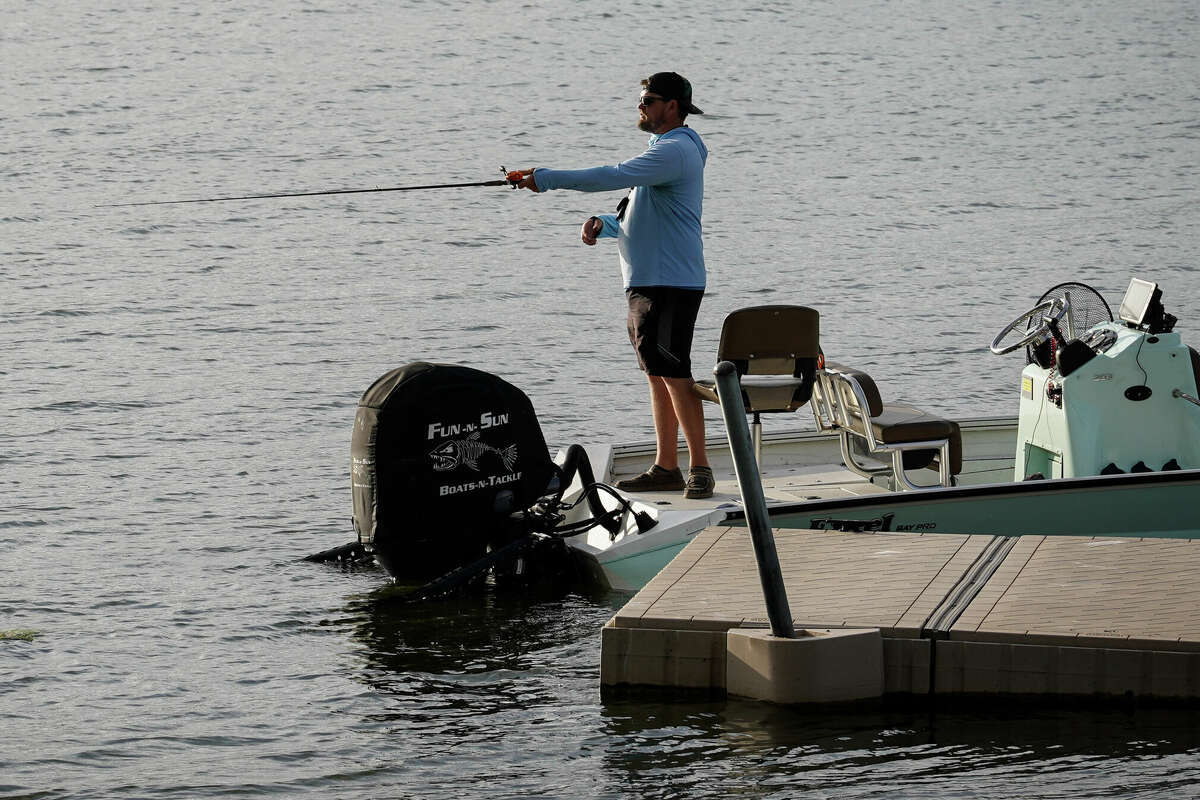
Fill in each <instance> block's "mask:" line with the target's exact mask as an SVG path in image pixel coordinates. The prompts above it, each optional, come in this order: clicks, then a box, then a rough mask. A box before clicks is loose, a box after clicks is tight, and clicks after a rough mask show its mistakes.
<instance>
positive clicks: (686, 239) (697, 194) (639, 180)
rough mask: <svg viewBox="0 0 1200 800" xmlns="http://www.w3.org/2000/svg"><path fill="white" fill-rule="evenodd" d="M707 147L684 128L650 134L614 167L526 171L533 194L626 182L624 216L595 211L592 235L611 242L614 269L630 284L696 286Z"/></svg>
mask: <svg viewBox="0 0 1200 800" xmlns="http://www.w3.org/2000/svg"><path fill="white" fill-rule="evenodd" d="M707 160H708V148H706V147H705V146H704V142H702V141H701V140H700V135H699V134H698V133H696V132H695V131H694V130H692V129H691V128H688V127H686V126H683V127H679V128H673V129H671V130H669V131H667V132H666V133H663V134H655V135H653V136H651V137H650V146H649V148H647V150H646V152H644V153H642V154H641V155H640V156H637V157H636V158H631V159H629V160H628V161H622V162H621V163H620V164H617V165H616V166H610V167H592V168H591V169H573V170H560V169H542V168H538V169H536V170H535V171H534V173H533V179H534V181H535V182H536V183H537V187H538V190H539V191H543V192H544V191H549V190H551V189H575V190H577V191H581V192H608V191H613V190H615V189H625V188H630V187H632V189H633V192H632V193H631V194H630V196H629V205H628V207H626V209H625V216H624V218H623V219H622V220H621V221H619V222H618V220H617V217H616V215H615V214H597V215H596V216H597V218H598V219H599V220H600V221H601V222H602V223H603V224H604V230H603V231H601V232H600V234H599V236H602V237H606V238H612V237H615V238H616V239H617V249H618V250H619V251H620V254H621V274H622V277H623V278H624V280H625V288H627V289H628V288H629V287H630V286H676V287H680V288H684V289H703V288H704V285H705V271H704V244H703V242H702V241H701V236H700V233H701V227H700V216H701V211H702V207H703V198H704V164H705V162H706V161H707Z"/></svg>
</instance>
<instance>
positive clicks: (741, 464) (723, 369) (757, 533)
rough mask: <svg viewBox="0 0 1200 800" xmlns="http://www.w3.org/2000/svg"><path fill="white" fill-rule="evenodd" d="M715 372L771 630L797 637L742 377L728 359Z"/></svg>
mask: <svg viewBox="0 0 1200 800" xmlns="http://www.w3.org/2000/svg"><path fill="white" fill-rule="evenodd" d="M713 375H714V376H716V379H717V397H718V398H720V400H721V404H720V405H721V416H723V417H724V418H725V433H726V436H728V438H729V451H730V453H732V454H733V468H734V473H735V474H736V476H737V482H738V489H739V490H740V491H741V493H742V505H743V506H744V507H745V509H746V523H747V524H748V525H749V526H750V538H751V540H752V541H753V542H754V560H755V561H756V562H758V577H759V580H760V581H761V582H762V590H763V599H764V600H766V602H767V619H768V620H770V622H771V633H772V634H773V635H775V636H778V637H780V638H783V639H794V638H796V631H795V628H794V626H793V625H792V609H791V607H790V606H788V600H787V590H786V589H785V588H784V586H783V573H782V572H781V571H780V569H779V553H778V552H777V551H776V550H775V537H774V535H773V534H772V533H771V521H770V518H769V517H768V516H767V499H766V497H765V496H764V495H763V488H762V481H761V480H760V479H759V476H758V464H757V463H756V462H755V459H754V445H753V443H752V442H751V441H750V428H749V426H748V425H747V424H746V414H745V410H744V409H745V406H744V405H743V403H742V386H741V381H739V380H738V374H737V368H736V367H734V366H733V364H732V363H731V362H729V361H722V362H721V363H720V364H717V366H716V368H715V369H713ZM725 398H729V401H728V402H726V400H725Z"/></svg>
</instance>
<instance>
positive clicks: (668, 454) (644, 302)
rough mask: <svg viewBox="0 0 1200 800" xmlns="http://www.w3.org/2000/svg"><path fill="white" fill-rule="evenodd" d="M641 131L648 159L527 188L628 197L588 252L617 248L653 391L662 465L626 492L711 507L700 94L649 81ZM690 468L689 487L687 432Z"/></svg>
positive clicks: (600, 224) (585, 232)
mask: <svg viewBox="0 0 1200 800" xmlns="http://www.w3.org/2000/svg"><path fill="white" fill-rule="evenodd" d="M637 108H638V128H640V129H641V130H643V131H646V132H647V133H650V134H651V136H650V146H649V147H648V148H647V150H646V151H645V152H644V153H642V154H641V155H639V156H637V157H635V158H631V159H629V160H628V161H623V162H621V163H620V164H617V165H616V166H606V167H593V168H591V169H580V170H555V169H545V168H542V167H538V168H536V169H532V170H522V171H521V175H522V176H523V177H522V179H521V181H520V182H519V183H518V186H519V187H520V188H523V189H530V190H532V191H534V192H545V191H549V190H551V189H574V190H576V191H581V192H606V191H612V190H614V189H623V188H629V189H631V190H632V191H630V193H629V195H628V196H627V197H626V198H625V199H624V200H622V201H621V204H620V205H619V206H617V213H616V214H599V215H596V216H593V217H588V219H587V221H586V222H584V223H583V228H582V230H581V231H580V238H581V239H582V240H583V243H584V244H586V245H589V246H590V245H594V244H595V243H596V240H597V239H605V238H615V239H616V240H617V248H618V251H619V253H620V257H621V274H622V276H623V278H624V281H625V296H626V299H627V301H628V306H629V313H628V318H627V325H628V328H629V340H630V342H631V343H632V344H633V347H634V350H635V351H636V352H637V358H638V364H639V365H640V366H641V368H642V370H644V371H645V373H646V378H647V381H648V382H649V385H650V410H651V413H652V414H653V417H654V431H655V446H656V454H655V458H654V464H653V465H652V466H651V467H650V468H649V469H648V470H646V471H645V472H644V473H642V474H641V475H638V476H637V477H636V478H631V479H629V480H625V481H620V482H619V483H617V488H618V489H623V490H626V491H633V492H644V491H675V490H679V489H684V493H685V495H686V496H687V497H690V498H705V497H711V496H712V494H713V488H714V486H715V480H714V478H713V472H712V468H711V467H709V465H708V458H707V455H706V453H705V450H704V410H703V408H702V407H701V402H700V398H699V397H698V396H696V395H695V394H693V392H692V383H693V381H692V364H691V349H692V333H693V330H694V328H695V323H696V315H697V313H698V312H699V310H700V301H701V299H702V298H703V297H704V287H705V270H704V245H703V243H702V241H701V235H700V232H701V229H700V216H701V207H702V204H703V195H704V165H705V161H706V160H707V158H708V148H706V147H705V146H704V142H702V141H701V140H700V136H699V134H697V133H696V132H695V131H694V130H692V129H691V128H689V127H688V126H687V125H685V124H684V121H685V120H686V119H687V117H688V115H689V114H702V113H703V112H702V111H700V109H698V108H696V107H695V106H694V105H692V85H691V84H690V83H689V82H688V81H687V80H686V79H684V78H683V77H682V76H680V75H678V74H676V73H674V72H657V73H655V74H653V75H651V76H650V77H649V78H646V79H645V80H643V81H642V93H641V97H640V98H639V99H638V105H637ZM681 428H682V429H683V438H684V441H685V442H686V443H687V449H688V458H689V461H690V464H689V469H688V479H687V482H686V483H685V482H684V480H683V473H682V472H681V471H680V469H679V453H678V449H679V445H678V434H679V430H680V429H681Z"/></svg>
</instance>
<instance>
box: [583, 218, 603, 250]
mask: <svg viewBox="0 0 1200 800" xmlns="http://www.w3.org/2000/svg"><path fill="white" fill-rule="evenodd" d="M602 230H604V223H603V222H601V221H600V220H599V219H598V218H596V217H588V219H587V222H585V223H583V228H582V229H581V230H580V231H579V238H580V239H582V240H583V243H584V244H586V245H593V244H595V243H596V236H597V235H599V233H600V231H602Z"/></svg>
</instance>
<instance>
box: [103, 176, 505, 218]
mask: <svg viewBox="0 0 1200 800" xmlns="http://www.w3.org/2000/svg"><path fill="white" fill-rule="evenodd" d="M500 171H501V172H503V173H504V177H503V178H501V179H500V180H495V181H476V182H474V183H430V184H426V185H424V186H389V187H386V188H375V189H329V190H326V191H321V192H282V193H279V194H245V195H239V196H237V197H201V198H196V199H192V200H150V201H146V202H142V203H106V204H103V205H100V206H97V207H98V208H119V207H122V206H165V205H175V204H178V203H222V202H225V201H228V200H270V199H274V198H277V197H318V196H320V195H326V194H367V193H372V192H415V191H418V190H422V189H464V188H467V187H473V186H511V187H512V188H514V189H515V188H517V184H518V183H520V182H521V181H522V180H523V179H524V178H525V174H524V173H522V172H521V171H520V170H513V171H512V172H509V171H508V170H506V169H504V167H500Z"/></svg>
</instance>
